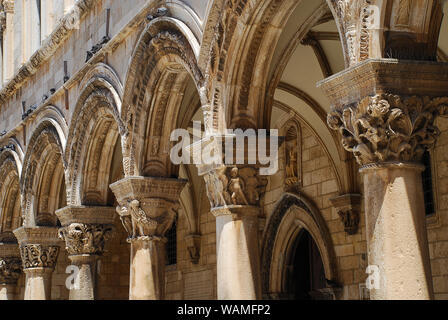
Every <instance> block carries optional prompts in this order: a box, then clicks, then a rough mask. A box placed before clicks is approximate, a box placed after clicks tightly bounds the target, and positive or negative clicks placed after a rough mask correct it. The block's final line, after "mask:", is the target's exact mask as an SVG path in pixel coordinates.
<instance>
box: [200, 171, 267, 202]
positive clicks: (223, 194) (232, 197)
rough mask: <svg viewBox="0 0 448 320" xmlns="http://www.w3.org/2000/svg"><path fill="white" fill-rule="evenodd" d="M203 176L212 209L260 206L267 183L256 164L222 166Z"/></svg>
mask: <svg viewBox="0 0 448 320" xmlns="http://www.w3.org/2000/svg"><path fill="white" fill-rule="evenodd" d="M203 176H204V180H205V185H206V191H207V196H208V198H209V200H210V207H211V208H212V209H216V208H221V207H227V206H258V205H259V204H260V198H261V196H262V194H263V193H264V191H265V188H266V185H267V179H266V178H265V177H262V176H260V175H259V171H258V168H257V167H255V166H253V167H252V166H231V167H227V166H221V167H219V168H217V169H215V170H211V171H209V172H207V173H205V174H204V175H203Z"/></svg>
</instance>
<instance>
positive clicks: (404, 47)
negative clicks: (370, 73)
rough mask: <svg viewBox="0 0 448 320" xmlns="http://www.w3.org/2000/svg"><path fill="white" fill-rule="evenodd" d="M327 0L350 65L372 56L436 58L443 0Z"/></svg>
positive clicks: (405, 58)
mask: <svg viewBox="0 0 448 320" xmlns="http://www.w3.org/2000/svg"><path fill="white" fill-rule="evenodd" d="M326 1H327V3H328V6H329V7H330V8H331V10H332V13H333V16H334V17H335V21H336V24H337V26H338V30H339V34H340V38H341V42H342V45H343V49H344V56H345V64H346V67H349V66H353V65H355V64H357V63H359V62H362V61H365V60H367V59H372V58H374V59H375V58H376V59H377V58H394V59H403V60H432V61H436V59H437V43H438V37H439V32H440V28H441V24H442V17H443V13H442V9H443V8H442V5H443V0H435V1H433V0H421V1H412V0H356V1H352V0H342V1H339V0H326ZM409 48H412V50H410V49H409Z"/></svg>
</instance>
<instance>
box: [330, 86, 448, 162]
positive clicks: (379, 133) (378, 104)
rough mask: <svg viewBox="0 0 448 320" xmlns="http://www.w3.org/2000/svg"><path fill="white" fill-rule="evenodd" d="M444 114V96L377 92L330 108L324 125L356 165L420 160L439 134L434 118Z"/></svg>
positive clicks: (447, 99) (447, 107)
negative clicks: (335, 132) (338, 136)
mask: <svg viewBox="0 0 448 320" xmlns="http://www.w3.org/2000/svg"><path fill="white" fill-rule="evenodd" d="M439 114H445V115H446V114H448V97H442V98H430V97H427V96H424V97H420V96H399V95H393V94H377V95H375V96H373V97H366V98H364V99H362V100H361V101H360V102H359V103H358V104H357V105H350V106H346V107H345V108H344V109H342V110H333V111H332V112H331V113H330V114H329V115H328V126H329V127H330V128H331V129H333V130H338V131H339V132H340V133H341V136H342V145H343V146H344V148H345V149H346V150H347V151H350V152H353V154H354V155H355V157H356V160H357V162H358V163H359V164H360V165H367V164H371V163H378V162H380V163H382V162H414V161H420V160H421V157H422V155H423V153H424V151H425V149H427V148H431V147H432V146H433V145H434V143H435V142H436V139H437V137H438V136H439V134H440V131H439V129H438V128H437V127H436V126H435V124H434V120H435V118H436V116H437V115H439Z"/></svg>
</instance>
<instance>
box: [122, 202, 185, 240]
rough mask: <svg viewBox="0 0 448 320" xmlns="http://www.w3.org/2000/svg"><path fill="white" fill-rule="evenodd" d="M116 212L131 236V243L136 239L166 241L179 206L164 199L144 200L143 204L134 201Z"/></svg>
mask: <svg viewBox="0 0 448 320" xmlns="http://www.w3.org/2000/svg"><path fill="white" fill-rule="evenodd" d="M116 210H117V213H118V214H119V216H120V219H121V221H122V223H123V226H124V228H125V229H126V231H127V232H128V234H129V238H128V241H129V242H130V241H133V240H136V239H137V240H154V241H164V240H165V234H166V232H167V231H168V230H169V229H170V228H171V226H172V224H173V222H174V220H175V218H176V210H177V205H176V204H175V203H173V202H169V201H166V200H164V199H155V198H152V199H144V200H142V202H140V201H139V200H136V199H134V200H128V202H127V204H125V205H122V206H118V207H117V209H116Z"/></svg>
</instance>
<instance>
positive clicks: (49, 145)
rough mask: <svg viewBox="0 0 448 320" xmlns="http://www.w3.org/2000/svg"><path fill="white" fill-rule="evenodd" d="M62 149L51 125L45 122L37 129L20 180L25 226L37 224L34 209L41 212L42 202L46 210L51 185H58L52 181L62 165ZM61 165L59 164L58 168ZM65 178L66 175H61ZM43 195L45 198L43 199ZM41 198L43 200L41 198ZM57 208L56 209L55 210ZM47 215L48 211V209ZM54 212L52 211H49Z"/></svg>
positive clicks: (63, 166)
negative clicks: (39, 209) (39, 208)
mask: <svg viewBox="0 0 448 320" xmlns="http://www.w3.org/2000/svg"><path fill="white" fill-rule="evenodd" d="M62 154H63V148H62V145H61V138H60V137H59V133H58V130H57V129H56V128H55V127H54V126H53V123H52V122H49V121H43V122H42V123H41V124H40V125H39V126H38V128H37V129H36V130H35V132H34V134H33V136H32V138H31V140H30V141H29V143H28V149H27V151H26V155H25V160H24V162H23V163H24V164H23V173H22V176H21V181H20V188H21V193H22V216H23V217H24V219H25V224H27V223H34V221H35V220H34V215H35V214H36V212H34V209H38V208H37V207H35V206H36V204H37V203H38V202H39V201H40V200H41V201H43V202H42V203H41V209H42V208H46V209H48V206H46V203H47V202H46V201H47V200H46V199H47V198H46V197H47V196H49V195H48V192H49V188H50V187H49V186H50V185H52V184H54V183H57V182H55V181H53V179H54V178H55V177H54V174H55V169H56V167H57V166H60V165H62V169H61V170H64V169H65V168H66V165H65V163H64V162H63V158H62V156H61V155H62ZM57 163H59V164H58V165H56V164H57ZM61 178H63V174H62V175H61ZM40 196H42V197H40ZM39 198H40V199H39ZM55 209H56V208H53V210H55ZM45 211H46V212H44V213H47V212H48V211H47V210H45ZM48 213H53V212H48Z"/></svg>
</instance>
